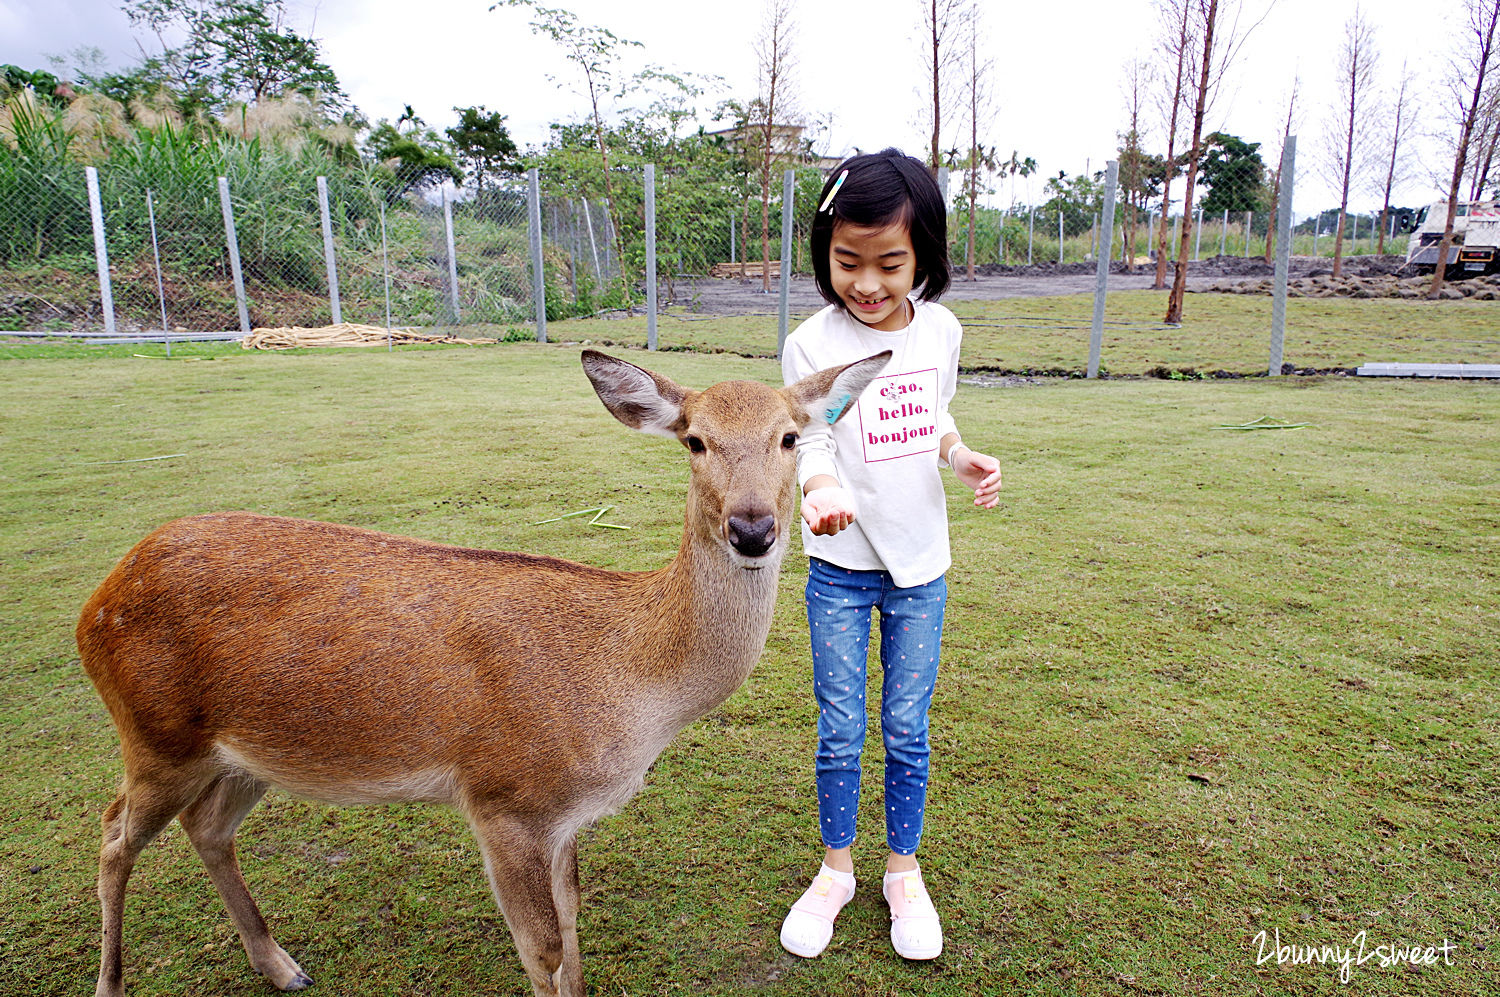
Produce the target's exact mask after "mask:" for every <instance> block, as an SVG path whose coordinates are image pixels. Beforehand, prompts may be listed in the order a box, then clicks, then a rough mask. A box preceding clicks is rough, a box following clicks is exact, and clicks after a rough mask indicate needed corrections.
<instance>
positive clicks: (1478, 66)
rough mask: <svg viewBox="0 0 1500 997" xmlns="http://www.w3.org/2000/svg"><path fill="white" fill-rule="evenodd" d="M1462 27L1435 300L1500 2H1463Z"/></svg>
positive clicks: (1452, 87) (1491, 61)
mask: <svg viewBox="0 0 1500 997" xmlns="http://www.w3.org/2000/svg"><path fill="white" fill-rule="evenodd" d="M1464 13H1465V15H1466V17H1465V22H1466V23H1465V24H1464V28H1463V33H1462V35H1461V36H1460V45H1459V50H1458V52H1457V54H1456V56H1455V58H1454V61H1453V64H1452V68H1451V72H1450V75H1449V82H1448V90H1449V93H1450V94H1451V96H1452V99H1453V101H1454V103H1455V105H1456V106H1455V107H1454V110H1455V111H1456V112H1457V113H1456V115H1455V117H1456V119H1457V123H1458V143H1457V146H1456V148H1455V150H1454V153H1453V175H1452V179H1451V181H1450V182H1449V184H1448V215H1447V218H1446V219H1445V220H1444V222H1443V238H1442V241H1441V242H1439V243H1438V256H1437V267H1436V268H1435V271H1434V273H1433V275H1432V286H1431V287H1430V288H1429V289H1428V292H1427V294H1428V297H1434V298H1435V297H1437V293H1438V291H1439V290H1441V289H1442V286H1443V278H1444V277H1445V276H1446V275H1447V269H1448V253H1449V251H1450V250H1451V249H1452V248H1453V220H1454V218H1455V217H1457V213H1458V195H1459V190H1460V188H1461V187H1462V185H1463V181H1464V172H1465V170H1466V169H1467V168H1468V162H1469V143H1470V141H1472V139H1473V137H1474V128H1475V125H1476V123H1477V122H1478V120H1479V115H1480V111H1481V109H1482V105H1483V102H1484V94H1485V89H1484V88H1485V85H1486V83H1487V82H1490V76H1491V74H1492V73H1493V71H1494V69H1495V60H1496V51H1495V26H1496V23H1497V22H1500V0H1464Z"/></svg>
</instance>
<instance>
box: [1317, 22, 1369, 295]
mask: <svg viewBox="0 0 1500 997" xmlns="http://www.w3.org/2000/svg"><path fill="white" fill-rule="evenodd" d="M1377 61H1378V53H1377V52H1376V49H1375V29H1374V26H1373V25H1371V24H1370V22H1369V20H1368V19H1367V18H1366V17H1365V13H1364V10H1363V9H1362V8H1360V7H1359V6H1358V5H1356V6H1355V8H1354V13H1353V14H1352V15H1350V17H1349V20H1348V21H1346V22H1345V23H1344V40H1343V43H1342V45H1340V47H1339V60H1338V76H1337V82H1338V102H1337V103H1336V104H1335V105H1334V114H1333V117H1332V119H1331V120H1330V122H1329V125H1330V127H1329V131H1328V135H1329V136H1330V138H1329V146H1328V149H1327V152H1326V159H1325V162H1326V164H1327V169H1328V172H1329V174H1330V178H1331V179H1333V181H1334V183H1335V184H1336V185H1337V186H1338V187H1339V189H1340V195H1339V198H1340V199H1339V216H1338V217H1339V222H1338V225H1337V226H1336V228H1335V229H1334V237H1333V275H1334V276H1335V277H1338V276H1339V275H1340V274H1341V273H1342V272H1343V266H1344V215H1345V213H1346V212H1347V211H1348V210H1349V186H1350V184H1351V183H1352V182H1353V180H1354V178H1355V177H1356V175H1358V174H1361V173H1363V172H1364V163H1365V158H1364V157H1365V152H1364V150H1365V149H1366V148H1367V147H1368V141H1367V140H1368V135H1367V133H1368V131H1369V110H1370V102H1371V100H1372V99H1373V97H1374V93H1375V66H1376V63H1377Z"/></svg>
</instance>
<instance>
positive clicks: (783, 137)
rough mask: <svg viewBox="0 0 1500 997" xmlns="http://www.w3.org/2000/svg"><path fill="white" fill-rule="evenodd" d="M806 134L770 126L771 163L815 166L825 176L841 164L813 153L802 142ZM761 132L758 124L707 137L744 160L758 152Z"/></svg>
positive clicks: (790, 127) (762, 128) (797, 127)
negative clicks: (718, 142) (723, 145)
mask: <svg viewBox="0 0 1500 997" xmlns="http://www.w3.org/2000/svg"><path fill="white" fill-rule="evenodd" d="M806 131H807V126H805V125H776V124H773V125H772V126H771V150H772V152H771V154H772V161H773V162H777V163H787V164H790V165H794V166H798V165H808V166H816V167H818V168H819V169H820V170H822V171H824V172H825V173H826V172H828V171H829V170H831V169H833V168H834V167H835V166H837V165H838V164H839V163H840V162H842V161H843V160H842V159H841V158H840V157H838V156H822V155H819V154H818V153H816V152H814V151H813V149H812V142H811V141H810V140H808V139H805V138H803V134H804V133H805V132H806ZM765 132H766V126H765V123H764V122H761V123H759V124H754V123H752V124H746V125H737V126H736V127H734V128H721V129H720V130H718V131H715V132H709V133H708V135H709V137H711V138H722V139H723V140H724V144H725V145H726V146H727V147H728V148H729V149H730V151H732V152H736V153H739V154H741V155H747V156H748V155H749V154H751V153H753V152H754V151H755V150H757V149H759V148H760V144H761V142H762V141H763V140H764V137H765Z"/></svg>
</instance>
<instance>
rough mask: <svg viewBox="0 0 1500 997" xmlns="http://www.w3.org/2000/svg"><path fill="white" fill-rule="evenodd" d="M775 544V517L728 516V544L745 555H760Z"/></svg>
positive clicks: (767, 515) (769, 515)
mask: <svg viewBox="0 0 1500 997" xmlns="http://www.w3.org/2000/svg"><path fill="white" fill-rule="evenodd" d="M775 544H776V517H775V516H774V515H772V514H770V513H767V514H766V515H763V516H756V515H749V516H730V517H729V546H731V547H733V548H734V549H735V550H737V551H739V552H740V553H741V554H744V555H745V556H746V557H762V556H764V555H765V554H766V552H767V551H769V550H770V549H771V548H772V547H773V546H774V545H775Z"/></svg>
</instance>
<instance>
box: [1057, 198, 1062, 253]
mask: <svg viewBox="0 0 1500 997" xmlns="http://www.w3.org/2000/svg"><path fill="white" fill-rule="evenodd" d="M1062 261H1063V213H1062V212H1061V211H1059V212H1058V213H1057V262H1058V265H1061V264H1062Z"/></svg>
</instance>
